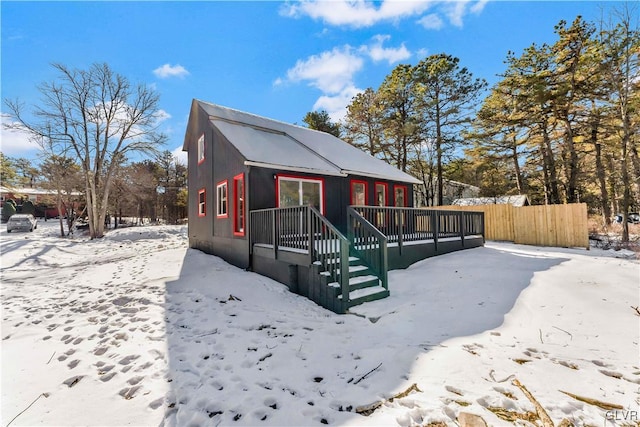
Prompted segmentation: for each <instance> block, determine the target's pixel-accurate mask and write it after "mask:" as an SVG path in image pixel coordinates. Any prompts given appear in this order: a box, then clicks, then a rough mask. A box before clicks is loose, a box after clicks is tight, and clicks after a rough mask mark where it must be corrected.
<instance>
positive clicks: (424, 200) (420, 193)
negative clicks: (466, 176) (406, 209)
mask: <svg viewBox="0 0 640 427" xmlns="http://www.w3.org/2000/svg"><path fill="white" fill-rule="evenodd" d="M433 185H434V189H433V191H432V192H428V191H427V188H426V186H425V185H424V184H422V183H421V184H420V185H416V186H415V187H414V191H415V195H414V200H415V206H416V207H425V206H433V205H435V203H436V202H437V200H436V199H437V197H436V192H437V187H438V180H437V179H436V180H434V184H433ZM429 194H430V195H431V197H429V196H428V195H429ZM479 194H480V187H476V186H475V185H471V184H465V183H464V182H458V181H453V180H450V179H445V180H443V181H442V204H443V205H444V206H448V205H451V204H453V201H454V200H456V199H461V198H470V197H478V195H479Z"/></svg>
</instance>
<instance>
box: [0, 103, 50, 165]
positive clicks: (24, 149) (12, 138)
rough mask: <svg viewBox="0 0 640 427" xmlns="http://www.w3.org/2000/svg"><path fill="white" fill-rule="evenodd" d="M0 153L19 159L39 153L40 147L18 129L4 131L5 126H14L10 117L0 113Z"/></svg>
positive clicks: (24, 132)
mask: <svg viewBox="0 0 640 427" xmlns="http://www.w3.org/2000/svg"><path fill="white" fill-rule="evenodd" d="M0 121H1V123H2V125H1V126H0V136H1V137H0V151H2V153H3V154H4V155H6V156H12V157H20V156H26V155H29V154H34V153H35V152H37V151H40V150H41V149H40V146H39V145H38V144H37V143H36V142H34V141H33V139H32V138H31V137H30V135H29V133H27V132H26V131H22V130H18V129H6V128H5V126H6V125H15V124H16V123H15V122H13V121H12V120H11V116H9V115H8V114H6V113H0Z"/></svg>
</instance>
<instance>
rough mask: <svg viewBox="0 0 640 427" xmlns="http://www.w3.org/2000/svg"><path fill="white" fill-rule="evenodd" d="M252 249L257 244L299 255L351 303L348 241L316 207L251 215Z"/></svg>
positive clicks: (260, 212)
mask: <svg viewBox="0 0 640 427" xmlns="http://www.w3.org/2000/svg"><path fill="white" fill-rule="evenodd" d="M250 215H251V232H250V235H251V245H250V246H251V248H253V245H254V244H263V245H267V246H269V247H272V249H273V252H274V257H275V258H277V257H278V252H279V251H280V250H289V251H300V252H303V253H305V254H307V255H308V256H309V264H316V265H319V266H320V267H321V268H320V269H321V271H322V274H324V275H326V276H328V280H329V281H328V283H338V284H339V285H340V289H341V293H342V300H343V301H349V240H348V239H347V238H346V237H345V236H344V235H343V234H342V233H341V232H340V231H339V230H338V229H337V228H336V227H335V226H334V225H333V224H331V223H330V222H329V221H328V220H327V219H326V218H325V217H324V216H322V214H320V212H318V210H317V209H316V208H314V207H313V206H295V207H289V208H273V209H260V210H254V211H251V214H250Z"/></svg>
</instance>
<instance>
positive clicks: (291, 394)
mask: <svg viewBox="0 0 640 427" xmlns="http://www.w3.org/2000/svg"><path fill="white" fill-rule="evenodd" d="M56 233H57V224H56V223H55V222H52V221H49V222H47V223H44V222H40V226H39V227H38V229H37V230H36V231H34V232H33V233H11V234H7V233H6V229H5V227H4V226H2V231H1V233H0V250H1V254H2V256H1V258H0V261H1V272H2V277H1V279H2V351H1V363H2V383H1V385H2V389H1V391H2V396H1V401H2V402H1V408H0V410H1V412H2V416H1V419H2V425H3V426H7V425H8V424H11V425H13V426H19V425H22V426H24V425H49V426H53V425H56V426H62V425H110V426H116V425H117V426H121V425H151V426H157V425H163V426H205V425H238V426H240V425H257V426H262V425H264V426H267V425H278V426H280V425H296V426H303V425H304V426H307V425H309V426H312V425H322V424H329V425H350V426H365V425H366V426H369V425H384V426H392V425H400V426H411V425H429V424H431V425H432V426H443V425H452V426H453V425H457V424H456V423H458V422H459V420H458V419H459V418H462V417H464V416H461V415H460V414H461V413H470V414H477V415H479V416H481V417H482V418H483V419H484V420H485V421H486V422H487V423H488V424H489V425H495V426H501V425H510V423H509V421H507V419H509V418H511V419H515V420H517V421H516V422H517V423H518V424H520V425H533V424H527V423H529V422H537V423H538V424H539V425H542V424H541V422H540V421H535V415H534V414H535V413H536V408H535V406H534V404H533V403H532V401H531V400H530V399H529V398H527V397H526V396H525V394H524V392H523V390H522V389H521V388H519V387H517V386H516V385H514V384H515V383H514V380H518V381H519V382H520V383H521V384H522V385H523V386H524V387H526V389H527V390H528V391H529V392H530V393H531V395H532V397H534V398H535V400H536V401H537V402H538V403H539V404H540V405H541V406H542V407H543V409H544V410H545V412H546V413H547V414H548V415H549V416H550V418H551V419H552V420H553V422H555V423H556V424H559V423H560V422H561V421H562V420H564V419H568V420H569V421H571V422H572V423H573V424H574V425H576V426H583V425H591V426H609V425H638V420H639V419H640V361H639V352H638V348H639V347H638V342H639V333H640V332H639V330H640V328H639V323H640V322H639V321H640V317H639V316H638V313H637V312H636V310H634V308H632V307H637V306H638V305H639V304H640V302H639V299H640V297H639V283H640V265H639V263H638V261H636V260H632V259H624V258H619V257H616V255H618V256H619V255H621V253H619V252H618V253H615V252H604V251H599V250H591V251H585V250H577V249H576V250H572V249H558V248H539V247H526V246H518V245H513V244H507V243H496V242H488V243H487V244H486V246H485V247H483V248H477V249H471V250H467V251H462V252H457V253H452V254H448V255H444V256H440V257H437V258H431V259H428V260H424V261H422V262H419V263H417V264H414V265H413V266H411V267H410V268H408V269H406V270H398V271H392V272H391V273H390V277H389V283H390V290H391V296H390V297H389V298H387V299H384V300H381V301H376V302H373V303H367V304H365V305H362V306H359V307H356V308H355V309H353V310H352V312H353V314H347V315H341V316H340V315H336V314H333V313H331V312H328V311H326V310H324V309H322V308H320V307H318V306H316V305H315V304H314V303H312V302H311V301H309V300H307V299H305V298H302V297H299V296H296V295H294V294H292V293H290V292H288V291H287V289H286V288H285V287H284V286H283V285H281V284H279V283H277V282H274V281H272V280H270V279H268V278H265V277H262V276H260V275H257V274H254V273H251V272H246V271H243V270H240V269H237V268H235V267H232V266H230V265H228V264H226V263H225V262H223V261H222V260H221V259H219V258H217V257H213V256H210V255H206V254H203V253H201V252H199V251H195V250H191V249H188V245H187V240H186V226H155V227H134V228H126V229H120V230H114V231H110V232H109V233H108V234H107V236H106V237H105V238H104V239H100V240H96V241H90V240H87V239H86V238H81V237H77V238H74V239H60V238H59V237H57V235H56ZM622 255H624V254H622ZM413 384H415V387H413V388H412V387H411V386H412V385H413ZM407 390H409V391H408V392H407V393H403V397H398V398H396V399H393V400H392V401H388V399H389V398H391V397H393V396H395V395H397V394H399V393H402V392H405V391H407ZM563 392H567V393H571V394H573V395H577V396H579V397H584V398H588V399H583V400H579V399H577V398H575V397H572V396H570V395H568V394H565V393H563ZM589 399H591V400H589ZM584 400H587V401H588V402H585V401H584ZM376 402H383V404H382V405H380V406H379V407H377V408H376V407H375V405H374V407H373V408H372V409H375V410H374V411H373V412H372V413H371V414H370V415H368V416H365V415H362V414H359V413H357V410H359V409H361V407H362V406H365V405H371V404H373V403H376ZM604 403H608V404H612V405H615V406H614V407H612V408H613V409H609V410H607V409H603V408H601V407H599V406H597V405H598V404H599V405H600V406H602V404H604ZM501 417H502V418H501ZM524 419H529V420H530V421H524Z"/></svg>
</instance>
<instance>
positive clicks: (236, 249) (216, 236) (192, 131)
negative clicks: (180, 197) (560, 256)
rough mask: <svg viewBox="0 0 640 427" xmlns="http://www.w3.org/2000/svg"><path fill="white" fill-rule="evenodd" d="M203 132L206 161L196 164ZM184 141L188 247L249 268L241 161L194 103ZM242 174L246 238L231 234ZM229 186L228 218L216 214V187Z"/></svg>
mask: <svg viewBox="0 0 640 427" xmlns="http://www.w3.org/2000/svg"><path fill="white" fill-rule="evenodd" d="M203 133H204V137H205V158H204V161H203V162H202V163H200V164H198V158H197V156H198V148H197V141H198V138H199V137H200V136H201V135H202V134H203ZM185 138H186V141H187V146H188V161H189V166H188V168H189V245H190V246H191V247H192V248H196V249H200V250H202V251H204V252H207V253H210V254H213V255H217V256H220V257H221V258H223V259H224V260H226V261H228V262H229V263H231V264H234V265H236V266H238V267H241V268H248V267H249V243H248V242H249V239H248V229H247V225H248V212H249V206H250V205H249V203H250V196H249V186H248V182H249V177H248V168H247V167H246V166H244V159H243V158H242V156H241V155H240V154H239V153H238V151H237V150H236V149H235V148H234V147H233V146H231V144H229V142H228V141H226V139H225V138H224V137H223V136H222V135H221V134H220V133H219V132H218V131H217V130H216V129H215V128H213V126H211V123H210V121H209V116H208V115H207V114H206V112H205V111H204V110H202V109H201V108H199V107H198V106H197V104H196V103H194V104H193V105H192V111H191V115H190V121H189V125H188V127H187V133H186V136H185ZM241 173H244V174H245V176H244V179H245V181H244V183H245V206H246V208H245V209H246V212H245V214H246V218H247V220H246V222H245V235H244V236H236V235H234V233H233V208H234V192H233V178H234V177H235V176H236V175H238V174H241ZM224 180H227V183H228V187H227V188H228V207H227V209H228V216H227V218H218V217H217V215H216V203H217V200H216V186H217V184H218V183H219V182H221V181H224ZM201 189H205V194H206V215H205V216H203V217H201V216H199V215H198V193H199V191H200V190H201Z"/></svg>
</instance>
